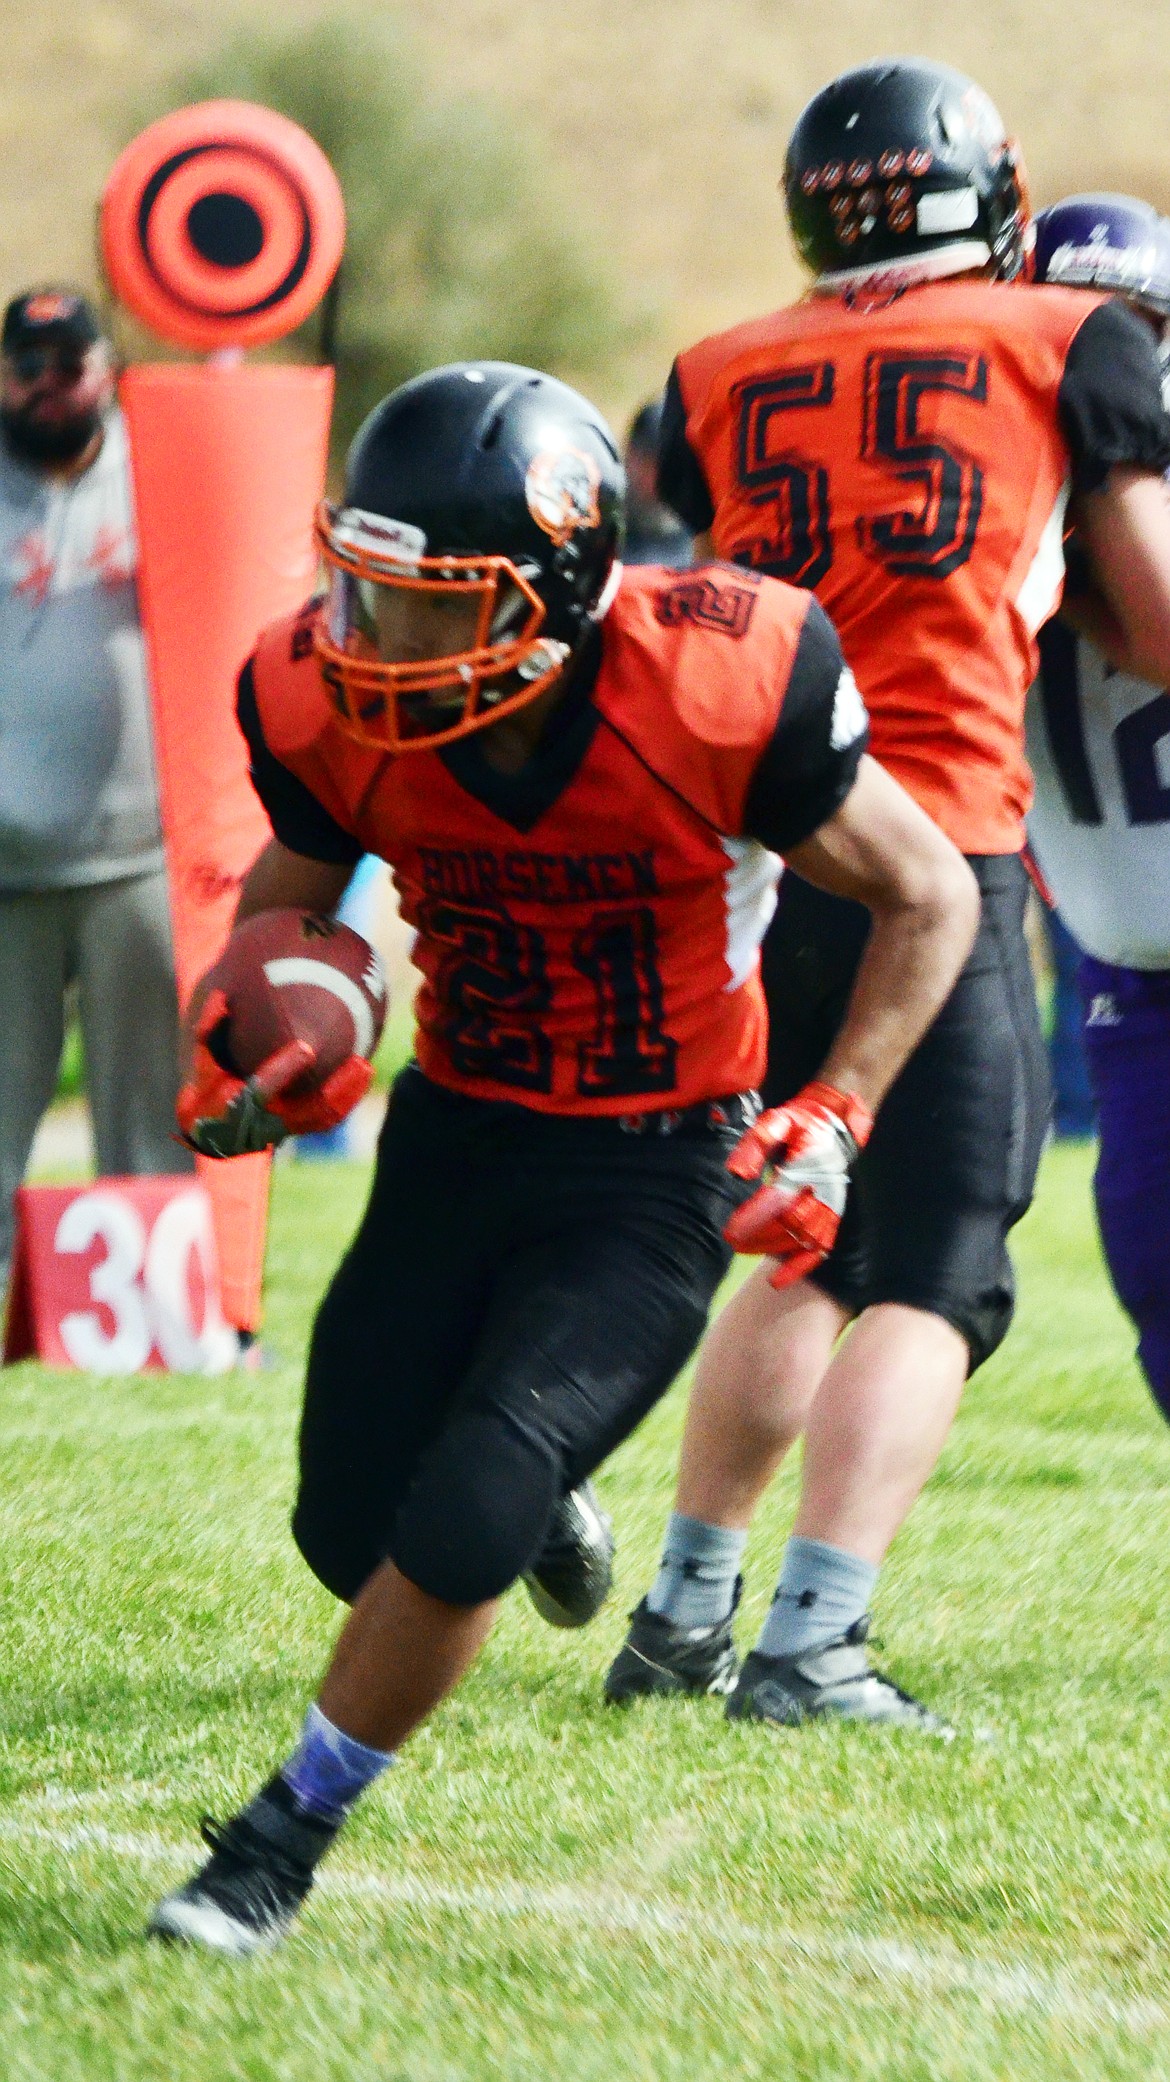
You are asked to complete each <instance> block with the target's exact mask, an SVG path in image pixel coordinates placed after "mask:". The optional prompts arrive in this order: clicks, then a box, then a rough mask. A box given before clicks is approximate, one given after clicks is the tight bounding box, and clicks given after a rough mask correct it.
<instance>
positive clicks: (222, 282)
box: [101, 101, 345, 351]
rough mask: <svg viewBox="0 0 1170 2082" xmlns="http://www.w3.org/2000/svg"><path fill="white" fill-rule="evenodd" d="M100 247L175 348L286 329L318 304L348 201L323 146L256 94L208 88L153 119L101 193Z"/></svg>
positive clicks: (115, 275)
mask: <svg viewBox="0 0 1170 2082" xmlns="http://www.w3.org/2000/svg"><path fill="white" fill-rule="evenodd" d="M101 230H102V251H103V255H104V258H105V265H106V272H107V274H108V276H109V279H110V282H111V284H112V286H113V288H114V291H115V293H116V294H117V295H118V296H119V297H120V298H121V300H122V302H123V303H124V304H125V305H126V307H127V309H128V310H130V311H132V312H133V314H134V316H135V317H136V318H138V319H140V320H141V321H142V322H143V324H145V325H148V326H149V327H150V328H151V330H152V331H153V332H156V333H158V334H159V335H160V337H161V338H163V339H165V340H172V341H174V342H175V344H176V345H177V346H180V347H194V348H202V349H204V350H207V351H211V350H214V349H215V348H217V347H255V346H261V345H263V344H264V342H266V341H269V340H279V339H281V338H283V336H284V335H285V334H286V333H290V332H292V331H293V330H294V329H295V327H297V326H298V325H300V324H301V323H302V322H303V321H304V320H305V319H306V318H308V317H309V315H310V313H311V312H312V311H313V310H314V309H315V307H316V306H317V304H319V303H320V301H321V298H322V297H323V296H324V294H325V291H326V290H327V289H328V287H329V284H330V282H331V281H332V280H333V277H334V275H335V274H336V272H337V267H338V263H339V261H340V259H341V251H342V247H343V245H344V243H345V205H344V203H343V201H342V196H341V188H340V186H339V184H338V180H337V176H336V174H335V173H334V171H333V168H332V167H331V166H330V164H329V161H328V160H327V159H326V157H325V154H324V153H323V152H322V151H321V149H320V147H319V146H318V145H316V144H315V143H314V142H313V139H312V138H311V137H310V136H309V135H308V133H307V132H306V131H304V130H302V129H301V128H300V126H299V125H298V124H296V123H292V122H290V121H289V119H288V117H287V116H279V115H277V114H276V113H275V111H274V110H272V109H268V108H260V107H258V106H256V105H255V104H254V103H252V102H250V101H201V102H198V103H197V104H196V105H195V106H194V107H193V108H184V109H179V110H177V111H176V113H175V114H174V115H170V116H163V117H162V118H161V120H160V121H159V122H157V123H152V124H151V126H150V128H149V129H148V130H144V131H143V132H142V134H141V136H140V137H136V138H135V140H134V142H133V144H131V145H128V146H127V147H126V150H125V151H124V152H123V153H122V156H121V158H120V159H119V160H118V161H117V162H116V164H115V166H114V168H113V171H112V173H111V174H110V177H109V179H108V181H107V182H106V186H105V191H104V193H103V196H102V212H101Z"/></svg>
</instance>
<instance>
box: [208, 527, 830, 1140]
mask: <svg viewBox="0 0 1170 2082" xmlns="http://www.w3.org/2000/svg"><path fill="white" fill-rule="evenodd" d="M312 612H313V611H312V610H311V609H310V610H307V611H306V612H305V614H303V615H301V616H299V617H296V618H293V619H290V620H286V621H283V622H279V623H277V624H275V625H274V627H273V628H271V629H270V630H268V631H267V632H266V633H265V635H264V636H263V637H262V638H261V641H260V644H259V647H258V650H257V652H256V654H255V657H254V659H253V661H252V664H251V685H252V694H253V696H254V701H255V714H256V719H257V723H258V728H259V732H260V734H261V736H262V740H263V756H264V758H267V757H268V755H273V756H274V757H275V759H276V761H277V762H279V766H280V768H282V769H284V774H283V775H278V776H277V778H278V780H281V781H283V780H285V779H286V778H287V775H288V774H291V775H293V776H294V777H295V779H296V781H297V782H299V783H300V784H301V785H302V786H303V788H304V789H307V791H308V794H309V796H310V797H311V798H312V799H313V804H315V805H320V806H321V807H322V808H323V809H324V811H326V812H327V813H328V816H329V818H331V819H332V821H333V824H334V825H335V826H336V827H337V828H338V829H339V830H340V832H341V833H347V834H350V835H351V836H352V839H353V841H354V842H356V845H357V846H360V847H361V848H362V849H364V850H367V851H369V852H372V853H377V854H380V855H381V856H382V858H383V859H384V860H387V861H389V862H390V864H391V866H392V868H393V872H394V879H395V883H396V886H397V889H398V894H399V900H400V903H401V908H402V912H403V916H404V917H405V918H406V919H407V921H408V922H409V923H410V924H411V925H412V926H414V927H415V929H416V931H417V934H418V939H417V943H416V949H415V960H416V962H417V964H418V966H419V968H420V969H421V971H422V975H423V979H424V980H423V983H422V987H421V990H420V991H419V994H418V999H417V1003H416V1016H417V1022H418V1032H417V1054H418V1059H419V1062H420V1064H421V1066H422V1068H423V1070H424V1071H425V1072H426V1073H427V1075H428V1076H429V1077H431V1078H433V1079H435V1080H436V1082H438V1083H440V1084H443V1085H447V1086H450V1087H452V1088H454V1089H456V1090H458V1091H462V1092H467V1093H471V1094H474V1095H477V1096H479V1097H482V1098H485V1099H511V1100H518V1101H519V1102H521V1103H522V1104H524V1105H527V1106H531V1107H535V1108H537V1109H540V1110H543V1111H547V1112H555V1113H586V1114H626V1113H631V1112H641V1111H644V1110H648V1109H661V1108H675V1107H683V1106H687V1105H690V1104H692V1103H694V1102H696V1101H698V1100H702V1099H709V1098H715V1097H718V1096H719V1095H721V1094H726V1093H731V1092H736V1091H740V1090H743V1089H745V1088H749V1087H751V1086H752V1085H754V1084H755V1083H757V1082H758V1080H759V1077H760V1076H761V1074H762V1071H763V1065H764V1053H765V1031H766V1014H765V1008H764V1001H763V995H762V991H761V987H760V983H759V976H758V967H759V962H758V948H759V942H760V939H761V938H762V936H763V933H764V930H765V928H766V926H767V923H768V920H769V918H770V916H771V912H772V908H773V905H774V901H775V884H776V879H777V873H778V866H779V863H778V861H777V859H776V857H775V855H774V854H773V853H772V852H770V851H768V850H767V847H766V846H765V844H764V843H762V842H761V841H760V840H759V839H758V838H753V837H750V836H749V835H748V833H747V830H746V821H747V820H748V815H749V812H748V805H749V801H750V800H751V799H753V798H752V791H753V786H754V784H755V783H756V780H757V776H758V773H759V770H760V768H761V763H762V762H763V763H764V764H765V766H766V765H767V762H768V761H769V760H772V761H776V760H777V759H778V758H779V759H780V760H781V761H782V760H783V756H784V754H783V746H784V744H785V742H786V740H785V738H784V735H783V733H782V732H781V731H780V721H781V717H782V714H783V712H784V708H785V701H786V696H788V694H789V692H790V688H794V687H796V684H797V681H798V680H799V681H800V682H801V685H800V687H799V689H798V693H797V695H794V697H793V708H794V710H795V709H796V708H798V707H799V708H800V709H801V712H802V713H803V714H804V716H805V718H806V722H805V724H804V725H802V727H801V730H800V731H799V732H797V740H798V744H805V743H807V741H808V725H807V717H808V716H809V714H810V713H811V712H812V709H813V708H814V707H815V705H816V703H818V702H819V703H820V704H821V706H822V708H823V710H824V716H823V726H822V727H820V740H821V742H822V745H823V750H822V751H821V752H818V753H817V755H816V771H815V772H814V771H812V770H811V769H810V773H809V781H808V790H807V800H808V801H809V802H814V801H815V803H816V808H815V809H814V810H812V811H810V813H809V815H808V816H807V817H805V818H804V820H803V825H802V822H801V819H800V818H799V817H798V818H797V822H796V823H795V824H794V825H793V827H792V829H793V834H794V841H795V836H796V835H799V836H801V837H803V836H805V835H807V832H808V831H809V830H811V829H813V828H815V825H816V824H817V823H819V822H821V821H823V819H824V817H825V816H826V815H830V814H831V813H832V811H833V810H834V809H835V808H836V807H837V804H838V802H839V801H840V800H841V799H842V798H843V796H844V795H845V794H846V793H847V792H848V789H849V787H850V786H851V785H852V780H853V776H854V774H855V773H856V769H857V764H858V761H859V759H860V756H861V751H862V749H863V747H864V741H865V714H864V709H863V708H862V706H861V703H860V700H859V698H858V696H857V693H856V689H855V687H854V686H853V682H852V678H851V675H849V673H848V671H847V669H846V667H845V665H844V661H843V659H842V657H841V652H840V649H839V647H838V645H837V643H836V639H835V637H833V635H832V631H831V629H830V628H829V624H828V623H827V621H826V620H825V618H824V616H823V615H822V614H821V613H820V611H819V609H818V608H817V607H816V605H815V603H814V602H812V601H811V600H810V597H809V595H808V594H806V593H801V592H799V591H797V590H795V589H794V588H792V587H788V586H783V585H779V584H777V583H775V582H774V581H772V580H769V579H760V578H758V577H756V576H755V575H754V574H751V573H747V572H743V571H733V570H729V569H727V568H726V567H723V566H711V567H707V568H705V569H701V570H696V571H690V572H686V573H681V574H680V573H677V572H667V571H662V570H657V569H655V568H653V567H646V568H644V569H642V570H639V571H638V572H636V573H627V574H626V575H625V578H624V579H623V582H622V585H621V587H620V589H619V591H618V595H617V598H616V600H615V602H614V604H613V606H612V608H611V609H610V611H609V613H608V615H607V617H606V619H605V621H604V623H603V624H602V625H601V630H600V632H599V642H598V649H599V651H600V662H599V663H598V665H597V673H596V678H595V680H594V681H593V683H592V685H591V687H590V686H588V685H587V686H586V692H585V698H584V699H577V698H575V697H574V694H573V692H570V694H569V696H568V697H567V699H566V702H565V710H564V713H563V714H562V715H560V716H557V717H554V719H553V720H554V722H555V723H556V724H557V725H558V726H559V727H558V728H557V729H556V731H555V732H554V731H552V730H550V731H549V732H548V733H546V736H547V738H548V739H549V740H550V742H549V743H547V744H546V743H544V742H542V745H541V746H540V748H539V756H538V757H537V758H536V759H534V760H532V761H530V762H529V763H528V765H526V766H525V768H524V769H523V770H522V771H521V772H520V773H519V774H516V775H510V776H505V775H500V774H499V773H497V772H495V771H494V770H493V769H491V768H490V767H489V766H488V764H487V762H486V761H485V759H484V757H483V753H482V749H481V740H480V738H479V737H471V738H467V739H465V740H463V741H462V742H461V743H458V744H454V745H451V746H449V747H447V748H446V749H444V750H441V751H437V752H428V751H425V750H423V751H419V750H412V751H411V752H410V753H408V754H406V755H403V756H400V757H398V758H393V757H391V756H389V755H388V754H382V753H379V752H377V751H371V750H369V749H366V748H364V747H362V746H360V745H359V744H357V743H355V742H354V741H353V740H352V739H351V738H349V737H348V736H347V735H346V733H345V731H344V730H343V728H342V727H341V725H340V723H339V721H338V718H337V716H336V713H335V711H334V709H333V707H332V704H331V700H330V696H329V692H328V689H327V687H326V685H325V683H324V682H323V680H322V676H321V672H320V669H319V667H318V664H317V660H316V657H315V655H314V652H313V649H312ZM802 637H803V638H805V639H806V640H805V641H802ZM809 637H811V638H815V642H813V643H810V642H809V641H808V640H807V639H808V638H809ZM814 651H815V653H816V662H815V675H816V677H817V679H818V685H817V686H815V687H812V686H810V675H811V674H812V672H813V668H812V667H811V666H810V665H809V663H808V661H809V658H810V656H811V655H812V653H813V652H814ZM801 658H803V659H804V660H805V663H804V665H803V666H802V667H801V668H800V670H799V671H798V672H795V673H794V661H797V660H798V659H801ZM820 682H823V684H820ZM241 689H242V692H243V682H241ZM243 714H244V712H243V705H242V702H241V716H242V719H243ZM245 727H246V728H248V724H247V722H245ZM778 748H779V750H778ZM799 756H803V755H800V754H799V753H794V755H793V757H794V759H797V758H798V757H799ZM791 763H792V762H789V765H790V766H791ZM253 774H254V777H255V778H256V780H257V786H258V787H259V788H260V792H261V794H262V795H264V792H265V791H264V786H263V783H262V780H261V778H260V777H259V776H258V772H257V747H256V740H255V736H254V735H253ZM789 779H790V780H791V773H790V774H789ZM797 792H798V793H799V792H800V791H799V788H798V790H797ZM265 799H266V801H267V800H268V797H265ZM270 808H272V805H271V803H270ZM273 823H274V826H275V828H276V831H277V836H278V837H283V838H284V841H285V843H286V844H290V845H292V846H293V849H294V850H296V849H297V835H296V831H295V829H291V827H289V826H287V825H285V826H282V819H281V816H280V814H279V812H274V814H273ZM300 850H302V851H311V850H312V841H311V840H309V841H308V842H305V843H302V844H301V846H300Z"/></svg>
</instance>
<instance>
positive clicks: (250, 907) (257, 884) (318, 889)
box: [235, 839, 353, 925]
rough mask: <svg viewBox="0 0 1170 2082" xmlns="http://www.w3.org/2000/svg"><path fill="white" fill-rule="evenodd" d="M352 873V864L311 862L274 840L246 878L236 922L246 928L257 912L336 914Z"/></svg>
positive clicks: (255, 861) (257, 859) (270, 841)
mask: <svg viewBox="0 0 1170 2082" xmlns="http://www.w3.org/2000/svg"><path fill="white" fill-rule="evenodd" d="M352 873H353V869H352V868H351V867H350V866H349V864H348V862H347V863H346V864H345V865H344V866H342V865H339V864H338V863H337V862H336V861H332V860H309V859H307V858H306V856H305V855H304V854H303V853H294V852H292V851H291V849H290V848H289V847H288V846H283V845H282V844H281V842H280V840H279V839H270V840H269V842H268V844H267V845H266V846H265V848H264V850H263V852H262V853H258V854H257V856H256V858H255V860H254V861H253V862H252V865H251V867H250V868H249V869H248V872H247V874H246V875H245V877H244V881H243V885H242V887H241V889H240V901H239V903H238V905H237V906H236V919H235V922H236V924H237V925H242V924H243V922H244V920H245V918H254V917H255V915H256V913H257V911H280V910H293V911H321V912H325V913H328V912H330V911H333V910H335V909H336V907H337V905H338V904H339V903H340V902H341V899H342V897H343V896H344V894H345V890H346V885H347V883H348V882H349V879H350V876H351V875H352Z"/></svg>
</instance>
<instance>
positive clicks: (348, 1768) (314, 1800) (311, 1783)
mask: <svg viewBox="0 0 1170 2082" xmlns="http://www.w3.org/2000/svg"><path fill="white" fill-rule="evenodd" d="M393 1762H394V1752H393V1750H384V1749H369V1748H367V1746H366V1744H365V1743H364V1742H356V1741H355V1740H354V1737H353V1736H352V1735H346V1734H343V1732H342V1730H341V1729H340V1728H335V1727H334V1725H333V1722H332V1721H331V1720H327V1719H326V1718H325V1715H324V1714H323V1713H322V1711H321V1708H320V1707H319V1706H317V1705H313V1706H310V1708H309V1710H308V1712H307V1714H306V1715H305V1725H304V1727H303V1728H302V1730H301V1739H300V1742H299V1743H298V1744H297V1747H296V1749H295V1750H294V1751H293V1754H292V1756H291V1757H290V1758H289V1760H288V1763H287V1764H282V1765H281V1767H280V1776H281V1777H282V1779H283V1780H284V1782H285V1785H286V1786H287V1787H288V1788H289V1791H290V1792H291V1793H292V1795H293V1797H294V1799H295V1800H296V1802H297V1805H298V1806H299V1807H302V1808H304V1810H305V1811H306V1813H308V1814H311V1815H317V1816H319V1817H320V1818H321V1820H322V1821H327V1822H341V1821H344V1819H345V1816H346V1815H347V1814H348V1813H349V1810H350V1808H351V1807H352V1806H353V1804H354V1801H355V1800H356V1799H357V1797H358V1795H359V1793H364V1792H365V1790H366V1787H367V1786H370V1785H372V1784H373V1782H374V1780H375V1779H376V1778H380V1777H381V1775H382V1773H383V1772H384V1771H385V1769H386V1767H387V1765H389V1764H392V1763H393Z"/></svg>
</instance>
